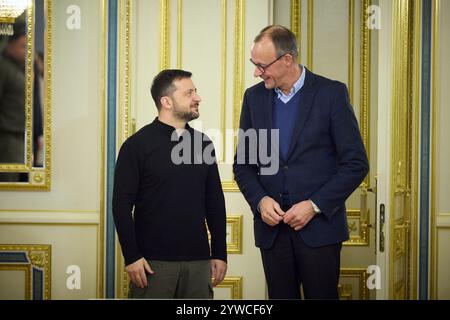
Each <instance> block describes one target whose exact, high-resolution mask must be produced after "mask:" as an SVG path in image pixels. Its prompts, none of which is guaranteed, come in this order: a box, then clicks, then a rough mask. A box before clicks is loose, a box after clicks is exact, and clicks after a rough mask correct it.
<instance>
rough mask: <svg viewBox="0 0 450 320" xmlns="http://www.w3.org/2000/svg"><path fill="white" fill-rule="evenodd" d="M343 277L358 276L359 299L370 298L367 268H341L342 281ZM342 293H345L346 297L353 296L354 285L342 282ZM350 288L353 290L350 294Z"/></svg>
mask: <svg viewBox="0 0 450 320" xmlns="http://www.w3.org/2000/svg"><path fill="white" fill-rule="evenodd" d="M343 278H357V279H358V292H359V295H358V299H359V300H368V299H369V288H368V287H367V270H366V269H365V268H341V271H340V279H341V281H340V282H342V280H343ZM340 286H341V288H343V289H341V290H343V291H341V293H343V294H345V296H346V298H349V297H350V298H352V292H353V291H352V286H350V287H349V286H346V284H343V283H340ZM349 289H350V290H351V291H350V292H351V293H350V295H349Z"/></svg>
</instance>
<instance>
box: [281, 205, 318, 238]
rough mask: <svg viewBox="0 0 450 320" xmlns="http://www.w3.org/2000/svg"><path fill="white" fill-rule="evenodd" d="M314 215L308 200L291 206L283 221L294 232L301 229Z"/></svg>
mask: <svg viewBox="0 0 450 320" xmlns="http://www.w3.org/2000/svg"><path fill="white" fill-rule="evenodd" d="M315 215H316V213H315V212H314V209H313V206H312V203H311V201H310V200H305V201H302V202H299V203H297V204H295V205H293V206H292V207H291V208H290V209H289V210H288V211H287V212H286V214H285V216H284V218H283V220H284V223H286V224H288V225H289V226H290V227H291V228H294V230H295V231H298V230H300V229H302V228H303V227H304V226H306V225H307V224H308V222H309V221H310V220H311V219H312V218H313V217H314V216H315Z"/></svg>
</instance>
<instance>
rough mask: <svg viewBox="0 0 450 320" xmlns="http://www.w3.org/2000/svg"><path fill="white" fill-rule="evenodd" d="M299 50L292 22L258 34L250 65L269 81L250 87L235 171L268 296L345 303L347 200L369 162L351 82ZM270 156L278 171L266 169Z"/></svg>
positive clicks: (245, 96) (363, 174) (243, 111)
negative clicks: (320, 69)
mask: <svg viewBox="0 0 450 320" xmlns="http://www.w3.org/2000/svg"><path fill="white" fill-rule="evenodd" d="M297 56H298V49H297V43H296V39H295V35H294V34H293V33H292V32H291V31H290V30H289V29H287V28H285V27H282V26H268V27H266V28H264V29H263V30H262V31H261V32H260V34H259V35H258V36H257V37H256V38H255V40H254V45H253V47H252V51H251V62H252V63H253V64H254V65H255V71H254V76H255V77H260V78H261V79H262V80H263V82H260V83H258V84H257V85H254V86H253V87H251V88H249V89H247V90H246V92H245V95H244V99H243V104H242V111H241V119H240V129H241V130H240V133H239V137H238V138H239V143H238V149H237V153H236V156H235V161H234V165H233V171H234V174H235V179H236V181H237V183H238V185H239V188H240V190H241V191H242V193H243V195H244V197H245V199H246V200H247V202H248V203H249V205H250V207H251V209H252V211H253V215H254V232H255V242H256V246H257V247H259V248H260V250H261V257H262V262H263V267H264V273H265V277H266V281H267V286H268V290H269V298H270V299H299V298H301V295H300V286H302V287H303V292H304V295H305V298H307V299H338V290H337V287H338V282H339V269H340V251H341V247H342V242H343V241H346V240H347V239H348V237H349V234H348V228H347V219H346V208H345V201H346V199H347V198H348V197H349V196H350V195H351V193H352V192H353V191H354V190H355V189H356V188H357V187H358V186H359V185H360V183H361V182H362V181H363V179H364V177H365V176H366V174H367V172H368V170H369V165H368V160H367V156H366V152H365V149H364V145H363V142H362V139H361V135H360V132H359V128H358V123H357V121H356V118H355V115H354V112H353V109H352V107H351V105H350V103H349V97H348V93H347V88H346V86H345V85H344V84H343V83H340V82H338V81H332V80H330V79H327V78H324V77H321V76H319V75H316V74H314V73H312V72H310V71H309V70H307V69H306V68H305V67H304V66H302V65H298V64H297V63H296V61H297ZM274 129H275V130H277V129H278V130H279V131H278V135H274V134H269V133H270V132H272V133H273V130H274ZM252 131H256V133H255V134H254V135H251V134H249V132H252ZM275 132H276V131H275ZM252 136H253V137H255V136H256V137H257V139H256V143H255V140H254V139H253V141H251V140H252V139H251V137H252ZM274 137H279V139H276V138H274ZM277 140H278V141H277ZM266 142H267V143H266ZM263 154H269V155H270V159H271V160H273V161H275V162H278V163H279V167H278V170H272V171H273V172H269V173H267V172H268V171H267V170H266V171H265V169H267V168H268V166H270V165H271V164H268V163H267V161H262V157H261V155H263Z"/></svg>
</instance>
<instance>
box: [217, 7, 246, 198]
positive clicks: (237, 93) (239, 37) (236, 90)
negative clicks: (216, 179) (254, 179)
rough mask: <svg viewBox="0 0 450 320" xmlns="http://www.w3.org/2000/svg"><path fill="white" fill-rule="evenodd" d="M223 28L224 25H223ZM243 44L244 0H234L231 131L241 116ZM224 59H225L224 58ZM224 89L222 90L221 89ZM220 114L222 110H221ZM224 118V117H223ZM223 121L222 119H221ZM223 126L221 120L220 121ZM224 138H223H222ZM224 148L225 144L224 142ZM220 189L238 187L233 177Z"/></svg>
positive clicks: (224, 69) (223, 102) (223, 182)
mask: <svg viewBox="0 0 450 320" xmlns="http://www.w3.org/2000/svg"><path fill="white" fill-rule="evenodd" d="M226 6H227V3H226V1H224V2H222V8H223V10H224V11H225V8H226ZM222 19H224V21H226V18H225V16H223V18H222ZM224 28H226V26H225V25H224ZM225 32H226V31H223V34H222V40H223V41H224V44H226V41H225V40H226V34H225ZM244 46H245V1H244V0H235V1H234V67H233V72H234V79H233V121H232V125H233V132H234V131H236V130H237V129H238V128H239V120H240V116H241V105H242V97H243V95H244V82H245V76H244V71H245V67H244V57H245V52H244ZM222 50H226V46H225V47H223V49H222ZM224 55H226V51H223V52H222V56H223V58H224ZM224 60H226V59H224ZM226 67H227V66H226V62H223V64H222V68H223V71H222V75H223V76H222V84H223V83H224V81H225V82H226V78H223V77H226V75H224V74H225V73H226ZM222 91H224V90H222ZM225 104H226V100H225V96H222V108H223V106H224V105H225ZM222 114H224V112H223V111H222ZM223 119H224V118H223ZM222 121H224V120H222ZM222 126H223V122H222ZM223 139H225V138H223ZM233 145H234V147H233V150H236V145H237V137H235V138H234V141H233ZM224 149H225V144H224ZM222 189H223V191H224V192H239V187H238V185H237V183H236V181H234V178H233V179H232V180H231V181H222Z"/></svg>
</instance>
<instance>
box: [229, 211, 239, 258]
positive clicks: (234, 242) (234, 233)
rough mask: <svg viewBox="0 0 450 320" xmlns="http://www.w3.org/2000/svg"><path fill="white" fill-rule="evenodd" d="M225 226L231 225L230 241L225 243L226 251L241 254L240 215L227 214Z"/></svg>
mask: <svg viewBox="0 0 450 320" xmlns="http://www.w3.org/2000/svg"><path fill="white" fill-rule="evenodd" d="M227 226H231V242H229V243H227V252H228V253H229V254H241V253H242V215H239V216H237V215H236V216H233V215H231V216H227ZM227 234H228V233H227Z"/></svg>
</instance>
